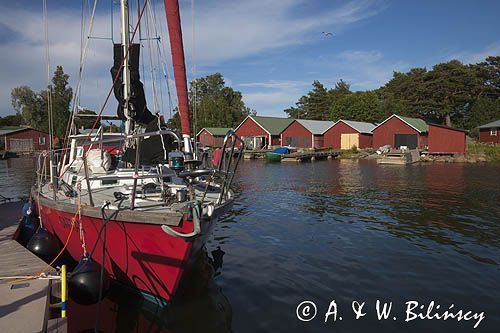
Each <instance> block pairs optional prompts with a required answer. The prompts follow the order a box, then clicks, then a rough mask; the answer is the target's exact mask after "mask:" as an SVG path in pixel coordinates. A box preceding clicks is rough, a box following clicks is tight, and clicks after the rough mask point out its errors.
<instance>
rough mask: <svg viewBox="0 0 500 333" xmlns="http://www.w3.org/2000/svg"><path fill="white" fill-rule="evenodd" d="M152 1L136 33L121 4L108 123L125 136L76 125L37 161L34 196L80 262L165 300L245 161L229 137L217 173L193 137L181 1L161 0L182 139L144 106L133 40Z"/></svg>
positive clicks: (46, 224)
mask: <svg viewBox="0 0 500 333" xmlns="http://www.w3.org/2000/svg"><path fill="white" fill-rule="evenodd" d="M146 3H147V0H146V1H145V2H144V7H143V8H142V11H141V13H140V16H139V18H138V20H137V25H136V28H135V29H134V32H133V33H132V35H131V36H130V31H129V20H128V15H129V14H128V2H127V1H126V0H121V1H120V5H121V21H122V25H121V26H122V43H121V44H115V45H114V65H113V67H112V68H111V75H112V78H113V84H112V86H111V88H110V94H111V92H112V91H113V92H114V95H115V97H116V99H117V101H118V110H117V116H115V117H112V116H108V118H110V119H114V120H121V121H123V123H124V125H125V126H124V127H125V133H123V134H121V135H106V134H105V133H104V132H103V129H102V128H99V129H97V130H95V131H94V129H93V128H92V129H91V130H90V131H89V132H88V134H84V135H82V134H77V132H76V128H74V126H72V125H73V124H74V122H73V121H71V126H70V133H69V135H68V140H67V141H68V143H67V146H66V147H63V149H62V150H60V151H55V150H53V149H52V150H51V151H50V152H45V153H44V154H41V155H40V157H39V161H38V170H37V182H36V184H35V185H34V186H33V189H32V197H33V198H34V199H35V201H36V202H37V205H38V213H39V216H40V224H41V228H44V229H46V230H47V231H48V232H49V233H50V234H52V235H54V236H55V237H56V238H57V239H58V240H59V241H60V243H61V244H62V245H63V248H64V249H65V250H67V252H68V253H69V254H70V255H71V256H72V257H73V258H74V259H75V260H76V261H79V260H92V261H93V262H95V263H97V264H98V265H100V266H101V267H102V268H103V270H104V271H103V273H104V274H106V275H107V276H109V277H111V278H112V279H114V280H116V281H118V282H120V283H122V284H125V285H127V286H129V287H132V288H134V289H138V290H139V291H141V292H142V293H144V294H146V295H148V296H151V297H153V298H154V299H155V300H156V301H158V302H160V303H162V304H163V303H168V302H169V301H171V300H172V298H173V297H174V295H175V293H176V291H177V288H178V286H179V283H180V281H181V279H182V277H183V274H184V272H185V271H186V269H187V268H188V267H189V266H190V265H191V264H192V262H194V261H196V258H197V256H198V255H199V254H200V253H201V249H202V248H203V247H204V244H205V242H206V241H207V239H208V237H209V236H210V234H211V231H212V229H213V227H214V224H215V223H216V221H217V219H218V218H219V217H220V216H221V215H223V214H225V213H227V212H228V211H229V210H230V209H231V207H232V204H233V200H234V195H233V192H232V191H231V184H232V181H233V178H234V175H235V172H236V169H237V167H238V163H239V160H240V159H239V158H238V159H234V160H233V155H234V154H235V152H236V148H235V147H236V144H237V143H239V144H241V145H242V147H243V142H242V141H241V139H240V138H239V137H238V136H237V135H236V134H235V133H234V132H233V131H228V133H227V134H226V136H225V138H224V146H223V151H227V152H228V153H227V154H221V156H220V159H219V160H218V161H217V163H215V164H214V165H217V167H216V168H203V167H201V164H202V163H201V161H200V160H199V159H198V156H197V154H196V151H195V150H194V149H193V147H192V143H191V137H190V123H189V111H188V102H187V83H186V73H185V65H184V52H183V45H182V34H181V25H180V15H179V7H178V3H177V1H176V0H165V12H166V16H167V23H168V28H169V29H168V30H169V35H170V43H171V52H172V58H173V67H174V75H175V81H176V88H177V94H178V101H179V112H180V118H181V127H182V137H181V136H179V135H178V134H177V133H176V132H174V131H172V130H170V129H168V128H167V127H166V126H165V124H164V122H163V119H162V117H161V116H160V115H159V114H157V115H153V114H152V113H151V112H150V111H149V110H148V108H147V105H146V100H145V96H144V88H143V85H142V83H141V81H140V76H139V50H140V48H139V45H138V44H133V39H134V36H135V32H136V31H137V27H138V25H139V24H140V21H141V17H142V13H143V11H144V8H145V6H146ZM103 109H104V106H103V108H102V109H101V112H100V113H99V114H98V115H97V119H96V121H95V122H94V125H95V124H96V123H97V120H98V119H99V118H100V117H101V114H102V110H103ZM76 110H78V108H76ZM73 112H74V114H73V116H74V117H76V116H78V115H77V112H76V111H73ZM49 114H50V109H49ZM50 146H51V147H53V145H52V143H51V144H50ZM109 147H112V148H109Z"/></svg>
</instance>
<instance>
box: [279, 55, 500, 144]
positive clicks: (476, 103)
mask: <svg viewBox="0 0 500 333" xmlns="http://www.w3.org/2000/svg"><path fill="white" fill-rule="evenodd" d="M312 86H313V88H312V90H311V91H309V92H308V93H307V94H306V95H304V96H302V97H301V98H299V100H298V101H297V103H296V105H295V106H294V107H290V108H288V109H285V110H284V112H285V113H286V114H288V116H289V117H290V118H301V119H315V120H333V121H337V120H339V119H347V120H357V121H366V122H372V123H376V122H381V121H383V120H384V119H386V118H387V117H388V116H390V115H392V114H394V113H395V114H399V115H403V116H409V117H416V118H422V119H424V120H426V121H429V122H433V123H438V124H443V125H447V126H451V127H456V128H464V129H467V130H469V131H470V132H471V134H473V135H477V126H479V125H482V124H484V123H488V122H491V121H494V120H497V119H499V118H500V56H490V57H487V58H486V59H485V61H483V62H480V63H476V64H463V63H461V62H460V61H458V60H451V61H448V62H446V63H440V64H437V65H434V66H433V67H432V69H430V70H427V69H426V68H413V69H410V70H409V71H408V72H406V73H401V72H394V73H393V77H392V79H391V80H389V82H387V83H386V84H385V85H383V86H382V87H380V88H378V89H374V90H368V91H356V92H353V91H351V89H350V85H349V84H348V83H347V82H345V81H343V80H340V81H339V82H337V83H336V84H335V86H334V87H333V88H331V89H328V88H326V87H325V86H324V85H323V84H322V83H321V82H319V81H314V82H313V84H312Z"/></svg>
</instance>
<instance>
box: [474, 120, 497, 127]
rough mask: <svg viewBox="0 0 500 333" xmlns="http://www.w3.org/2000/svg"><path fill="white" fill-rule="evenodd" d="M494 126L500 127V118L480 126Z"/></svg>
mask: <svg viewBox="0 0 500 333" xmlns="http://www.w3.org/2000/svg"><path fill="white" fill-rule="evenodd" d="M492 127H500V119H498V120H496V121H493V122H491V123H488V124H484V125H481V126H479V128H492Z"/></svg>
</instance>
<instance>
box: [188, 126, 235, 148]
mask: <svg viewBox="0 0 500 333" xmlns="http://www.w3.org/2000/svg"><path fill="white" fill-rule="evenodd" d="M229 130H231V128H227V127H205V128H203V129H202V130H201V131H199V132H198V134H197V135H196V137H197V138H198V142H199V143H200V144H201V145H203V146H205V147H222V146H223V145H224V137H225V136H226V133H227V132H228V131H229Z"/></svg>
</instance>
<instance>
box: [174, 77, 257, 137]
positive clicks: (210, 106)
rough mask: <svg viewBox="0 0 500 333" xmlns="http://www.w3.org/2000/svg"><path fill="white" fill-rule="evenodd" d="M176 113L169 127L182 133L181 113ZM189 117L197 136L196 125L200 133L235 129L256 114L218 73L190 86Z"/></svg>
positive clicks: (192, 130)
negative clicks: (219, 129) (249, 116)
mask: <svg viewBox="0 0 500 333" xmlns="http://www.w3.org/2000/svg"><path fill="white" fill-rule="evenodd" d="M195 108H196V115H195V114H194V112H195ZM174 111H175V113H174V116H173V117H172V119H170V120H169V121H168V125H169V127H171V128H177V129H179V128H180V119H179V112H178V111H177V109H176V110H174ZM189 113H190V119H191V132H194V126H195V125H196V130H197V131H199V130H200V129H202V128H203V127H233V128H234V127H236V126H238V124H239V123H240V122H241V121H242V120H243V119H244V118H245V117H246V116H248V115H250V114H255V111H253V110H251V109H249V108H248V107H246V106H245V103H244V102H243V97H242V95H241V92H239V91H236V90H234V89H233V88H231V87H227V86H226V84H225V81H224V77H223V76H222V74H220V73H215V74H212V75H208V76H205V77H202V78H199V79H196V80H194V81H192V82H190V87H189ZM195 134H196V133H195Z"/></svg>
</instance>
